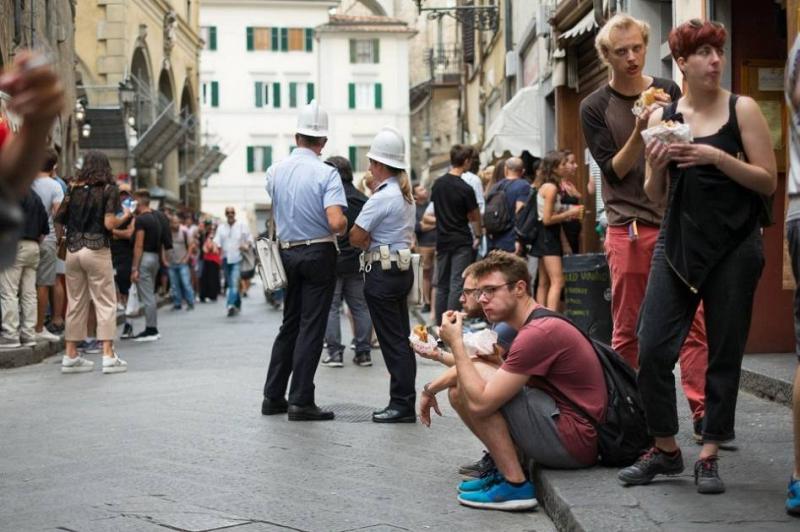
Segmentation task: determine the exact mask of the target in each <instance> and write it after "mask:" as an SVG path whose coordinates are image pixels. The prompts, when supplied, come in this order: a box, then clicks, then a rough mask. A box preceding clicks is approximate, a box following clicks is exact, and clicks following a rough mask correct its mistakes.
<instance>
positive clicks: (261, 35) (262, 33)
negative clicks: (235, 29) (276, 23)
mask: <svg viewBox="0 0 800 532" xmlns="http://www.w3.org/2000/svg"><path fill="white" fill-rule="evenodd" d="M276 30H277V28H254V27H248V28H247V49H248V50H250V51H253V50H277V46H276V43H275V39H274V33H275V32H276Z"/></svg>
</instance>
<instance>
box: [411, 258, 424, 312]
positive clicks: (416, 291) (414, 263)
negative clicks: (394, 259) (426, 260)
mask: <svg viewBox="0 0 800 532" xmlns="http://www.w3.org/2000/svg"><path fill="white" fill-rule="evenodd" d="M411 271H412V272H414V283H413V284H412V285H411V291H410V292H409V293H408V303H409V305H421V304H423V303H424V302H425V297H424V294H423V293H422V259H421V256H420V254H419V253H412V254H411Z"/></svg>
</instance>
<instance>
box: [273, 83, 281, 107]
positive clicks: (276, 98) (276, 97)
mask: <svg viewBox="0 0 800 532" xmlns="http://www.w3.org/2000/svg"><path fill="white" fill-rule="evenodd" d="M272 107H274V108H275V109H280V107H281V84H280V83H278V82H277V81H276V82H275V83H273V84H272Z"/></svg>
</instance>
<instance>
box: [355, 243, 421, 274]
mask: <svg viewBox="0 0 800 532" xmlns="http://www.w3.org/2000/svg"><path fill="white" fill-rule="evenodd" d="M359 262H360V266H361V268H360V269H359V271H363V272H367V273H369V272H371V271H372V264H373V263H374V262H380V263H381V269H383V270H390V269H391V268H392V263H393V262H396V263H397V267H398V269H400V271H406V270H408V268H409V267H410V266H411V250H409V249H401V250H400V251H398V252H396V253H392V252H390V251H389V246H381V247H380V248H378V249H376V250H374V251H364V252H362V253H361V255H360V256H359Z"/></svg>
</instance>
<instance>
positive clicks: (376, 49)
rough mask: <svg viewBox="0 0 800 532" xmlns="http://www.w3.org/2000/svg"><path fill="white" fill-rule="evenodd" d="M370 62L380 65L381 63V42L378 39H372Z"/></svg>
mask: <svg viewBox="0 0 800 532" xmlns="http://www.w3.org/2000/svg"><path fill="white" fill-rule="evenodd" d="M372 62H373V63H380V62H381V40H380V39H372Z"/></svg>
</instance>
